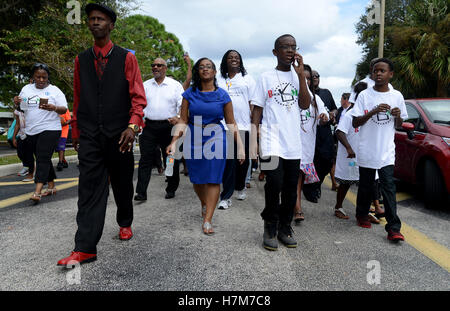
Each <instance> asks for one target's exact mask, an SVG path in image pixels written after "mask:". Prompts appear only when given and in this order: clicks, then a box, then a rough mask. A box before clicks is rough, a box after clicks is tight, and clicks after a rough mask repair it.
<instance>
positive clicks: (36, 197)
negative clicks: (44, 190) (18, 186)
mask: <svg viewBox="0 0 450 311" xmlns="http://www.w3.org/2000/svg"><path fill="white" fill-rule="evenodd" d="M41 197H42V194H40V193H36V192H33V195H32V196H31V198H30V200H31V201H34V202H39V201H40V200H41Z"/></svg>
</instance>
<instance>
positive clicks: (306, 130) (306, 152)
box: [300, 95, 329, 164]
mask: <svg viewBox="0 0 450 311" xmlns="http://www.w3.org/2000/svg"><path fill="white" fill-rule="evenodd" d="M312 101H313V97H311V102H312ZM316 102H317V114H316V111H315V109H314V106H313V105H312V104H311V105H310V106H309V108H308V109H305V110H303V109H301V110H300V128H301V129H300V131H301V135H300V137H301V141H302V157H301V159H302V164H309V163H313V161H314V152H315V149H316V133H317V125H318V124H319V122H320V120H319V119H317V118H318V117H319V115H320V114H322V113H325V114H326V115H329V114H328V112H327V110H326V109H325V103H324V102H323V101H322V99H321V98H320V97H319V96H318V95H316Z"/></svg>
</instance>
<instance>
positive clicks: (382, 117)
mask: <svg viewBox="0 0 450 311" xmlns="http://www.w3.org/2000/svg"><path fill="white" fill-rule="evenodd" d="M371 120H372V122H374V123H376V124H378V125H386V124H389V122H391V120H393V119H392V118H391V113H390V111H389V110H388V111H386V112H378V113H377V114H376V115H373V116H372V118H371Z"/></svg>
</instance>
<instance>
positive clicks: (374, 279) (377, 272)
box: [366, 260, 381, 285]
mask: <svg viewBox="0 0 450 311" xmlns="http://www.w3.org/2000/svg"><path fill="white" fill-rule="evenodd" d="M367 269H370V271H369V272H368V273H367V275H366V280H367V283H368V284H369V285H380V284H381V264H380V262H379V261H378V260H370V261H369V262H367Z"/></svg>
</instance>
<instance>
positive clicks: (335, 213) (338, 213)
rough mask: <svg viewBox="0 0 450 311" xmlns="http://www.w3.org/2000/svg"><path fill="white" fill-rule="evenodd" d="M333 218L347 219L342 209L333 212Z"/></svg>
mask: <svg viewBox="0 0 450 311" xmlns="http://www.w3.org/2000/svg"><path fill="white" fill-rule="evenodd" d="M334 216H336V217H337V218H340V219H348V218H349V217H348V216H347V214H346V213H345V212H344V209H343V208H342V207H341V208H338V209H335V210H334Z"/></svg>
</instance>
